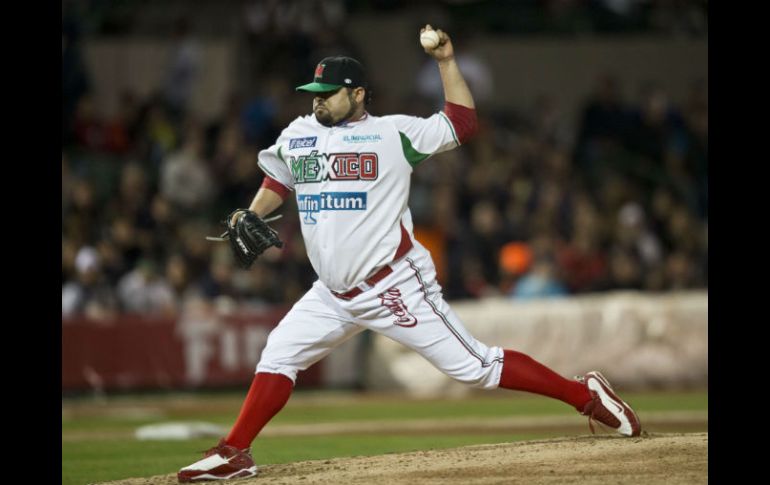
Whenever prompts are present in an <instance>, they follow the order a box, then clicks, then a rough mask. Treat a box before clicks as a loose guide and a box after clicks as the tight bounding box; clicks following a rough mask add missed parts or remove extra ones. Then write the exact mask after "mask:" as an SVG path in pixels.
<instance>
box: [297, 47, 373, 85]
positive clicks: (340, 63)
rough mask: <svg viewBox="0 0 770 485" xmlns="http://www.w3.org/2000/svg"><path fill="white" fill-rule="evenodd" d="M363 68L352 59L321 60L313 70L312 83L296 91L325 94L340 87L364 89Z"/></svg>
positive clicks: (335, 57)
mask: <svg viewBox="0 0 770 485" xmlns="http://www.w3.org/2000/svg"><path fill="white" fill-rule="evenodd" d="M366 85H367V84H366V73H365V72H364V66H362V65H361V63H360V62H358V61H357V60H355V59H353V58H352V57H345V56H334V57H326V58H324V59H321V62H319V63H318V65H317V66H316V68H315V74H314V75H313V82H312V83H308V84H303V85H302V86H298V87H297V88H296V90H297V91H309V92H311V93H326V92H329V91H335V90H337V89H339V88H342V87H348V88H354V87H358V86H362V87H366Z"/></svg>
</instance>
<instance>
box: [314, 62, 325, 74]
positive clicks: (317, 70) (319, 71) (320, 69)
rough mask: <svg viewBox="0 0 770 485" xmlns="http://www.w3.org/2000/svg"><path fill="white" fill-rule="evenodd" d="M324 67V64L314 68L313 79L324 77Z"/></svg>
mask: <svg viewBox="0 0 770 485" xmlns="http://www.w3.org/2000/svg"><path fill="white" fill-rule="evenodd" d="M324 67H326V66H325V65H324V64H318V66H316V68H315V77H323V76H324Z"/></svg>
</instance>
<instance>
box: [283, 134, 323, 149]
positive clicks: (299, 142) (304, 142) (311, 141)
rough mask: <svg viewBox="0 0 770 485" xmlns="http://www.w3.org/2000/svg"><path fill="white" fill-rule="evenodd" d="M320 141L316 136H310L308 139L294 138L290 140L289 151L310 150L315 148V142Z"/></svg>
mask: <svg viewBox="0 0 770 485" xmlns="http://www.w3.org/2000/svg"><path fill="white" fill-rule="evenodd" d="M317 139H318V137H316V136H308V137H306V138H292V139H291V140H289V150H294V149H295V148H310V147H314V146H315V142H316V140H317Z"/></svg>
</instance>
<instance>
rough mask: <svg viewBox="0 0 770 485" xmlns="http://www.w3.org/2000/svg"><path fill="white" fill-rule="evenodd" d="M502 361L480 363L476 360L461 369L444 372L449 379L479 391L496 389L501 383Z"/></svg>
mask: <svg viewBox="0 0 770 485" xmlns="http://www.w3.org/2000/svg"><path fill="white" fill-rule="evenodd" d="M501 372H502V360H500V361H498V360H497V359H495V360H492V361H480V360H476V359H474V361H473V362H470V361H469V362H467V363H466V365H463V366H461V367H459V368H456V369H452V370H444V373H445V374H446V375H448V376H449V377H451V378H453V379H455V380H457V381H460V382H462V383H464V384H468V385H469V386H471V387H475V388H477V389H496V388H497V386H498V383H499V382H500V373H501Z"/></svg>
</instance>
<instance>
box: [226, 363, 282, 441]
mask: <svg viewBox="0 0 770 485" xmlns="http://www.w3.org/2000/svg"><path fill="white" fill-rule="evenodd" d="M293 388H294V383H293V382H291V379H289V378H288V377H286V376H285V375H283V374H268V373H266V372H258V373H257V374H256V375H255V376H254V380H253V381H251V387H250V388H249V393H248V394H247V395H246V400H245V401H244V402H243V405H242V406H241V413H240V414H239V415H238V419H237V420H236V421H235V425H233V429H231V430H230V434H229V435H228V436H227V438H226V439H225V443H226V444H228V445H230V446H235V447H236V448H238V449H240V450H243V449H246V448H248V447H250V446H251V442H252V441H254V438H256V437H257V435H258V434H259V432H260V431H262V428H264V426H265V425H266V424H267V422H268V421H270V420H271V419H273V416H275V415H276V414H278V411H280V410H281V409H283V407H284V406H285V405H286V402H287V401H288V400H289V396H290V395H291V391H292V389H293Z"/></svg>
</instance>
